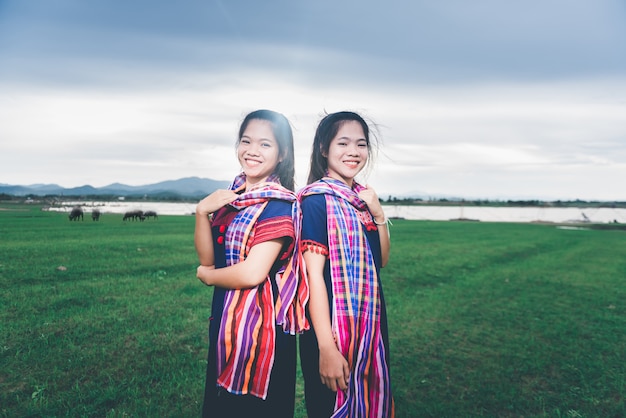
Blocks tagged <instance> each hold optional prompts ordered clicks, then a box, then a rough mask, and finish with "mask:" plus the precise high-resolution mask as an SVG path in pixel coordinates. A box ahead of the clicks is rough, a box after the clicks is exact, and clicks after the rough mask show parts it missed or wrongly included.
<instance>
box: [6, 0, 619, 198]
mask: <svg viewBox="0 0 626 418" xmlns="http://www.w3.org/2000/svg"><path fill="white" fill-rule="evenodd" d="M258 108H268V109H273V110H276V111H279V112H281V113H283V114H285V115H286V116H287V117H288V118H289V119H290V120H291V122H292V125H293V128H294V133H295V140H296V158H297V161H296V164H297V183H298V187H302V186H304V185H305V181H306V175H307V172H308V157H309V153H310V147H311V142H312V138H313V133H314V130H315V127H316V125H317V123H318V121H319V120H320V118H321V117H322V116H323V114H324V112H335V111H339V110H354V111H358V112H361V113H362V114H363V115H364V116H366V117H368V118H369V119H371V120H373V121H374V122H375V123H376V124H378V125H379V130H380V137H381V139H382V147H381V150H380V153H379V155H378V158H377V160H376V166H375V170H373V171H372V173H371V174H369V176H368V177H367V178H365V177H364V178H362V179H361V181H363V182H367V183H370V184H371V185H372V186H373V187H374V188H375V189H376V190H377V191H378V192H379V194H380V195H381V197H383V198H386V197H387V196H388V195H394V196H401V195H404V194H411V193H413V194H414V193H418V192H419V193H421V194H424V195H427V196H429V195H430V196H440V195H450V196H457V197H464V198H489V199H508V198H515V199H517V198H521V199H577V198H578V199H584V200H626V186H625V185H624V184H625V183H624V181H625V180H626V2H625V1H623V0H578V1H575V2H572V1H570V0H525V1H521V0H520V1H516V0H512V1H501V0H473V1H466V0H438V1H432V0H431V1H426V0H403V1H398V0H386V1H373V0H358V1H357V0H350V1H341V0H316V1H302V0H279V1H272V0H267V1H256V0H247V1H243V0H228V1H226V0H222V1H219V0H218V1H211V0H185V1H176V2H174V1H159V0H134V1H129V0H89V1H84V0H29V1H20V0H0V183H5V184H19V185H28V184H36V183H56V184H59V185H62V186H66V187H74V186H81V185H85V184H90V185H92V186H96V187H98V186H105V185H108V184H111V183H115V182H119V183H124V184H129V185H141V184H151V183H156V182H159V181H163V180H174V179H178V178H182V177H190V176H198V177H207V178H211V179H215V180H231V179H232V177H233V176H235V175H236V174H237V173H238V171H239V168H240V167H239V165H238V163H237V160H236V156H235V151H234V149H235V148H234V147H235V140H236V134H237V130H238V126H239V123H240V122H241V120H242V118H243V117H244V116H245V114H246V113H248V112H249V111H252V110H255V109H258Z"/></svg>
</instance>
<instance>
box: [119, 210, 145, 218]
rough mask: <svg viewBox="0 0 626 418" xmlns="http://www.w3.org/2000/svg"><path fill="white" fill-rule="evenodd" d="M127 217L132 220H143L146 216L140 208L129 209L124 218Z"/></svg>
mask: <svg viewBox="0 0 626 418" xmlns="http://www.w3.org/2000/svg"><path fill="white" fill-rule="evenodd" d="M127 219H130V220H131V221H143V220H144V219H146V217H145V216H143V212H142V211H140V210H129V211H128V212H126V213H125V214H124V217H123V218H122V220H123V221H125V220H127Z"/></svg>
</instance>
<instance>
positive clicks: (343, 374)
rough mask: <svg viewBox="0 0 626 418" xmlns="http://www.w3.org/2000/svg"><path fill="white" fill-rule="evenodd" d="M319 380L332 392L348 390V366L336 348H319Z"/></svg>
mask: <svg viewBox="0 0 626 418" xmlns="http://www.w3.org/2000/svg"><path fill="white" fill-rule="evenodd" d="M320 378H321V380H322V383H323V384H325V385H326V386H327V387H328V388H329V389H330V390H332V391H333V392H337V390H338V389H341V390H346V389H347V388H348V381H349V379H350V366H349V365H348V362H347V361H346V359H345V358H344V357H343V355H342V354H341V352H340V351H339V350H338V349H337V347H336V346H332V347H328V348H327V349H322V348H320Z"/></svg>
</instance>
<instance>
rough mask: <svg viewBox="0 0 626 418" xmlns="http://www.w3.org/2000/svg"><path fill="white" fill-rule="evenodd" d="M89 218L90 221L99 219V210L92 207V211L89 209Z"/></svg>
mask: <svg viewBox="0 0 626 418" xmlns="http://www.w3.org/2000/svg"><path fill="white" fill-rule="evenodd" d="M91 220H92V221H99V220H100V210H98V209H94V210H93V211H91Z"/></svg>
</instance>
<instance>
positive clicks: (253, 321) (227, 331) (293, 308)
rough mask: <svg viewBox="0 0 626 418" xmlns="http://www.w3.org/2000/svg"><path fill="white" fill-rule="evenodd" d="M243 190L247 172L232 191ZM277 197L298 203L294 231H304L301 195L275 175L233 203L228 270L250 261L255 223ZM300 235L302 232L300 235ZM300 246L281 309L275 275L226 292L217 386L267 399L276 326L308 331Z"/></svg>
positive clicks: (281, 279)
mask: <svg viewBox="0 0 626 418" xmlns="http://www.w3.org/2000/svg"><path fill="white" fill-rule="evenodd" d="M243 187H245V175H243V174H241V175H239V176H238V177H237V178H236V179H235V181H234V182H233V184H232V185H231V187H230V189H231V190H237V191H239V190H241V189H242V188H243ZM271 199H279V200H285V201H288V202H291V203H292V219H293V221H294V228H296V227H298V228H299V225H300V217H301V213H300V207H299V204H298V201H297V199H296V196H295V194H294V193H293V192H291V191H289V190H287V189H285V188H284V187H282V186H281V185H280V183H279V182H278V178H277V177H276V176H270V178H268V180H267V182H265V183H263V184H260V185H257V186H255V187H253V188H252V189H251V190H249V191H247V192H244V193H242V194H241V195H240V196H239V198H238V199H237V200H235V201H234V202H232V203H231V206H233V207H234V208H235V209H237V210H238V213H237V215H236V216H235V218H234V219H233V221H232V222H231V224H230V225H229V227H228V229H227V230H226V234H225V249H226V265H227V266H230V265H233V264H236V263H238V262H240V261H242V260H244V259H245V258H246V256H247V254H248V252H249V250H250V245H251V243H252V239H251V238H252V236H253V229H254V225H255V224H256V221H257V219H258V218H259V216H260V215H261V213H262V212H263V209H264V208H265V207H266V206H267V204H268V202H269V201H270V200H271ZM298 233H299V230H298V229H296V237H297V236H298ZM295 244H296V245H294V252H293V254H292V255H291V257H290V259H289V261H288V262H287V266H286V267H284V268H282V269H281V270H280V271H279V272H278V273H277V276H276V280H277V284H278V295H277V302H276V306H274V295H273V290H272V285H271V282H270V277H269V276H268V277H267V279H266V280H265V281H264V282H263V283H262V284H261V285H259V286H257V287H254V288H250V289H238V290H228V291H227V292H226V295H225V297H224V310H223V315H222V321H221V323H220V332H219V336H218V345H217V359H218V361H217V374H218V379H217V383H218V384H219V385H220V386H222V387H224V388H225V389H227V390H228V391H229V392H232V393H235V394H247V393H249V394H251V395H254V396H256V397H259V398H262V399H265V398H266V397H267V391H268V388H269V379H270V375H271V370H272V367H273V364H274V345H275V338H276V328H275V323H278V324H279V325H281V326H282V327H283V331H284V332H288V333H291V334H295V333H296V332H302V331H304V330H305V329H307V328H308V324H307V323H306V320H305V317H304V305H305V303H306V300H307V299H308V287H307V286H306V281H305V280H302V275H301V274H300V270H299V268H300V263H299V262H298V260H299V257H301V255H300V250H299V246H298V244H299V243H298V240H296V243H295Z"/></svg>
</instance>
